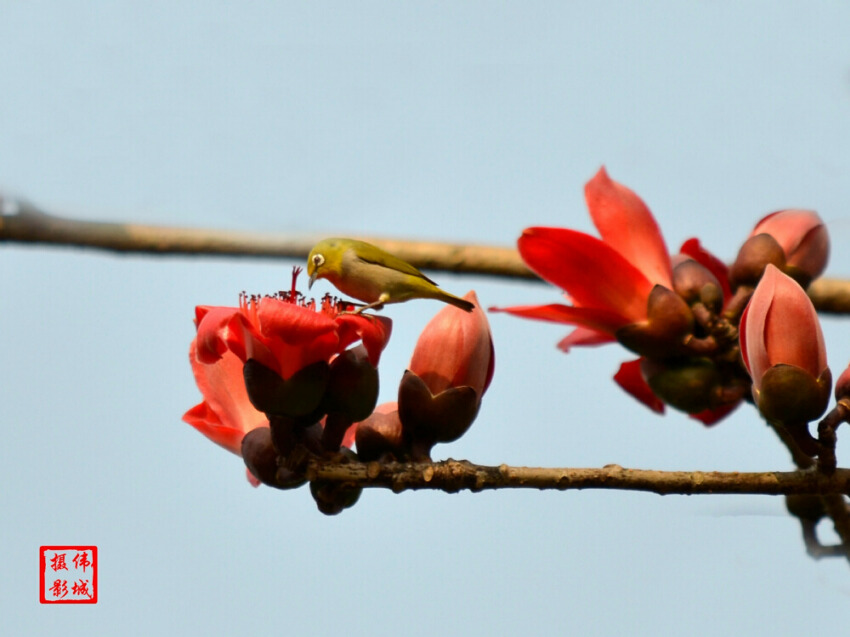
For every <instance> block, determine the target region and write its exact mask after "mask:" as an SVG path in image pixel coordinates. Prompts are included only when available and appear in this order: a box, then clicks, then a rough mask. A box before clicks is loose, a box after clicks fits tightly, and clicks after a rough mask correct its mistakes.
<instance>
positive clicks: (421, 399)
mask: <svg viewBox="0 0 850 637" xmlns="http://www.w3.org/2000/svg"><path fill="white" fill-rule="evenodd" d="M479 403H480V401H479V400H478V395H477V394H476V392H475V390H474V389H472V387H469V386H462V387H449V388H448V389H446V390H444V391H441V392H440V393H439V394H437V395H436V396H435V395H434V394H432V393H431V390H430V389H428V385H426V384H425V381H423V380H422V379H421V378H420V377H419V376H417V375H416V374H414V373H413V372H411V371H409V370H408V371H406V372H404V376H402V379H401V383H400V384H399V388H398V415H399V418H400V419H401V423H402V430H403V434H404V441H405V445H406V446H407V447H408V448H409V450H410V453H411V455H412V456H413V459H414V460H426V459H430V454H431V448H432V447H433V446H434V445H435V444H436V443H438V442H452V441H454V440H457V439H458V438H460V437H461V436H462V435H463V434H465V433H466V431H467V429H469V427H470V426H471V425H472V421H474V420H475V416H476V415H478V405H479Z"/></svg>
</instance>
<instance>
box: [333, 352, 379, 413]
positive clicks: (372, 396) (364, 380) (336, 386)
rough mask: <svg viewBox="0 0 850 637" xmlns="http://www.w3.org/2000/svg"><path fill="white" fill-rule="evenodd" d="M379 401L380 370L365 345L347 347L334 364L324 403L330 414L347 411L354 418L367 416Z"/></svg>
mask: <svg viewBox="0 0 850 637" xmlns="http://www.w3.org/2000/svg"><path fill="white" fill-rule="evenodd" d="M377 402H378V370H377V369H376V368H375V367H374V366H373V365H372V363H370V362H369V354H368V353H367V351H366V348H365V347H363V346H362V345H359V346H358V347H355V348H352V349H349V350H346V351H345V352H343V353H342V354H340V355H339V356H337V357H336V358H335V359H334V360H333V361H332V362H331V366H330V377H329V379H328V385H327V391H326V393H325V396H324V400H323V403H322V406H323V407H324V411H326V412H327V413H329V414H343V415H345V417H346V418H347V419H348V420H349V421H350V422H357V421H358V420H363V419H364V418H366V417H368V416H369V414H371V413H372V410H373V409H375V404H376V403H377Z"/></svg>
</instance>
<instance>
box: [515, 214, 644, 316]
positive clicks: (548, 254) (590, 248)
mask: <svg viewBox="0 0 850 637" xmlns="http://www.w3.org/2000/svg"><path fill="white" fill-rule="evenodd" d="M517 245H518V247H519V252H520V254H521V255H522V258H523V260H524V261H525V262H526V264H527V265H528V267H530V268H531V269H532V270H534V271H535V272H536V273H537V274H539V275H540V276H541V277H542V278H544V279H546V280H547V281H549V282H550V283H554V284H555V285H557V286H558V287H560V288H562V289H564V290H566V291H567V292H568V293H569V294H570V296H571V297H572V299H573V300H574V301H575V303H576V304H577V305H580V306H582V307H592V308H600V309H605V310H608V311H609V312H612V313H617V314H618V315H619V316H622V317H628V318H627V320H626V323H635V322H638V321H642V320H643V319H645V318H646V302H647V299H648V298H649V293H650V292H651V291H652V287H653V284H652V283H651V282H650V281H649V279H647V278H646V277H645V276H644V275H643V274H641V272H640V271H639V270H638V269H637V268H635V267H634V266H633V265H632V264H631V263H629V262H628V261H627V260H626V259H625V258H624V257H623V256H622V255H620V253H618V252H617V251H616V250H614V249H613V248H611V247H610V246H609V245H606V244H605V243H603V242H602V241H600V240H599V239H597V238H596V237H591V236H590V235H588V234H584V233H583V232H576V231H575V230H569V229H566V228H539V227H538V228H526V229H525V231H524V232H523V234H522V236H521V237H520V238H519V241H517Z"/></svg>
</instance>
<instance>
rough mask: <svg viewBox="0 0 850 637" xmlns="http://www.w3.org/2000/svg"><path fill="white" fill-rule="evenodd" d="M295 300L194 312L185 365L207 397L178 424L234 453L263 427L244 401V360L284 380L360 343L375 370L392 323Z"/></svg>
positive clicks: (256, 299)
mask: <svg viewBox="0 0 850 637" xmlns="http://www.w3.org/2000/svg"><path fill="white" fill-rule="evenodd" d="M295 298H297V295H296V294H294V293H293V294H291V295H289V297H284V298H276V297H251V298H250V299H247V298H245V297H242V298H241V299H240V303H239V307H207V306H198V307H196V308H195V325H196V326H197V330H198V331H197V335H196V337H195V339H194V340H193V341H192V344H191V346H190V348H189V360H190V362H191V365H192V371H193V373H194V375H195V381H196V383H197V385H198V388H199V389H200V390H201V394H202V395H203V398H204V400H203V402H201V403H200V404H198V405H196V406H195V407H193V408H192V409H190V410H189V411H187V412H186V414H185V415H184V416H183V420H184V421H185V422H187V423H189V424H190V425H192V426H193V427H195V428H196V429H197V430H198V431H200V432H201V433H202V434H204V435H205V436H207V438H209V439H210V440H212V441H213V442H215V443H217V444H219V445H221V446H222V447H224V448H225V449H228V450H229V451H232V452H233V453H235V454H240V449H241V442H242V438H243V437H244V436H245V434H246V433H247V432H249V431H251V430H252V429H254V428H256V427H262V426H268V420H267V418H266V416H265V414H263V413H261V412H260V411H258V410H257V409H255V408H254V406H253V405H252V404H251V402H250V400H249V399H248V392H247V390H246V388H245V382H244V379H243V370H242V367H243V365H244V364H245V362H246V361H248V360H249V359H254V360H256V361H258V362H259V363H261V364H262V365H264V366H265V367H267V368H269V369H271V370H273V371H274V372H276V373H277V374H279V375H280V376H281V377H282V378H283V379H284V380H285V379H288V378H290V377H291V376H292V375H293V374H294V373H295V372H297V371H299V370H301V369H303V368H304V367H306V366H308V365H310V364H312V363H316V362H319V361H325V362H329V361H331V360H332V359H333V358H334V357H335V356H337V355H338V354H340V353H342V352H343V351H345V350H346V348H348V346H349V345H351V344H352V343H354V342H356V341H359V340H360V341H362V342H363V345H364V347H365V350H366V352H367V355H368V358H369V361H370V362H371V363H372V364H373V365H377V363H378V360H379V358H380V356H381V352H382V350H383V348H384V347H385V346H386V343H387V340H388V339H389V336H390V331H391V328H392V323H391V321H390V320H389V319H386V318H383V317H366V316H361V315H353V314H343V315H340V314H339V312H338V311H337V309H336V308H335V307H333V306H332V305H331V304H330V303H329V302H325V303H324V304H323V307H322V308H321V309H318V310H317V309H316V308H315V303H313V302H311V303H309V304H300V303H296V302H295V301H293V300H291V299H295Z"/></svg>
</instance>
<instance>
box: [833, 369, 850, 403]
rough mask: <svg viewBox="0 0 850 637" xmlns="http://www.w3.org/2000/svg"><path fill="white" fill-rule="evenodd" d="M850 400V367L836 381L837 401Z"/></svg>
mask: <svg viewBox="0 0 850 637" xmlns="http://www.w3.org/2000/svg"><path fill="white" fill-rule="evenodd" d="M846 399H850V366H848V367H847V369H845V370H844V371H843V372H841V376H839V377H838V380H837V381H835V400H846Z"/></svg>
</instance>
